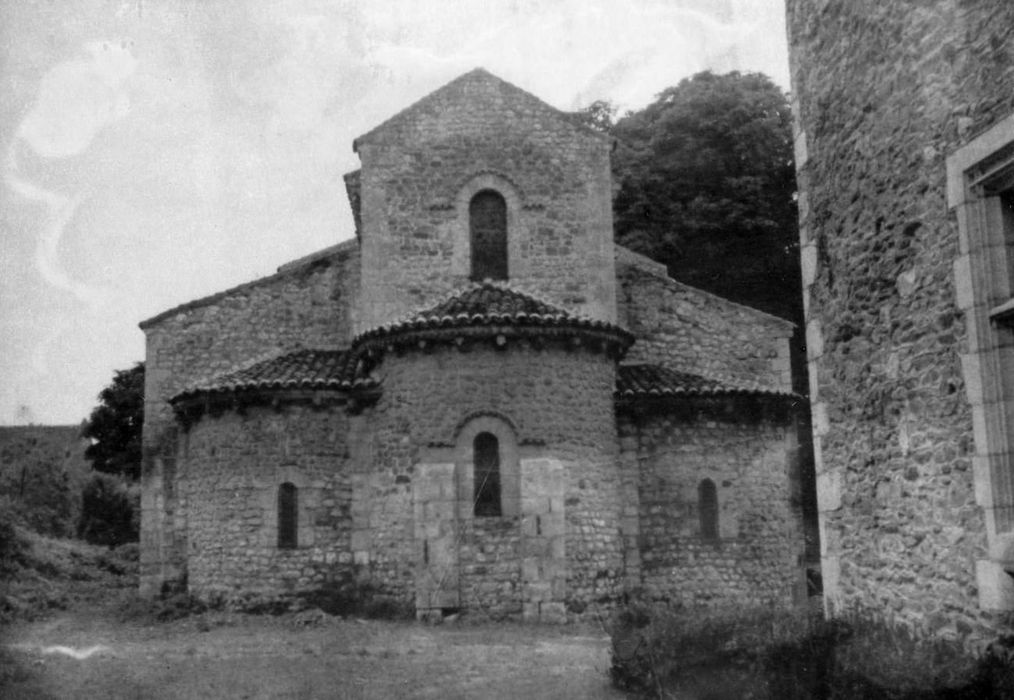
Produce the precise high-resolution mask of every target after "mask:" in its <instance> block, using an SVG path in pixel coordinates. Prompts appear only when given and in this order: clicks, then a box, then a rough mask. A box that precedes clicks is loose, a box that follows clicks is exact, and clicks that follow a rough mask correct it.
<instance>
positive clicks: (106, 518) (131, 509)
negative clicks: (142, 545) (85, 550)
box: [77, 474, 141, 547]
mask: <svg viewBox="0 0 1014 700" xmlns="http://www.w3.org/2000/svg"><path fill="white" fill-rule="evenodd" d="M140 505H141V493H140V486H139V485H138V484H131V483H127V482H126V481H125V480H124V479H123V478H122V477H120V478H118V477H115V476H111V475H108V474H95V475H94V476H93V477H92V478H91V479H90V480H89V481H88V483H87V484H85V487H84V489H83V490H82V493H81V517H80V519H79V520H78V523H77V534H78V537H80V538H81V539H83V540H85V541H87V542H91V543H92V544H101V545H108V546H111V547H115V546H118V545H121V544H123V543H125V542H136V541H137V539H138V529H139V525H140V523H139V516H140Z"/></svg>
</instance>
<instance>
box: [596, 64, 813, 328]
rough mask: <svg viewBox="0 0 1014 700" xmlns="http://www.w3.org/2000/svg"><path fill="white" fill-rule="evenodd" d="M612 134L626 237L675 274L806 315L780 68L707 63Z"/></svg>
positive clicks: (618, 225)
mask: <svg viewBox="0 0 1014 700" xmlns="http://www.w3.org/2000/svg"><path fill="white" fill-rule="evenodd" d="M589 109H590V108H589ZM612 134H613V135H614V136H615V137H616V140H617V146H616V150H615V152H614V153H613V176H614V181H615V182H616V183H618V191H617V193H616V197H615V201H614V207H613V210H614V224H615V230H616V238H617V241H618V242H620V243H621V244H623V245H626V246H627V247H629V248H632V249H634V250H636V251H638V252H640V253H643V254H645V255H648V256H650V257H652V258H653V259H655V260H658V261H660V262H663V263H665V264H666V265H667V267H668V269H669V274H670V275H671V276H672V277H673V278H674V279H677V280H680V281H682V282H686V283H687V284H690V285H693V286H696V287H700V288H702V289H706V290H708V291H711V292H714V293H716V294H719V295H721V296H724V297H727V298H729V299H733V300H735V301H739V302H742V303H745V304H749V305H751V306H755V307H758V308H761V309H763V310H765V311H768V312H771V313H774V314H776V315H778V316H782V317H783V318H788V319H790V320H792V321H796V322H797V323H798V322H799V321H801V318H802V294H801V291H800V280H799V258H798V238H797V231H798V228H797V219H796V203H795V190H796V183H795V169H794V166H793V159H792V130H791V114H790V109H789V104H788V100H787V98H786V96H785V94H784V93H783V92H782V91H781V90H780V89H779V88H778V87H777V86H776V85H775V84H774V83H772V82H771V81H770V79H768V78H767V77H766V76H764V75H762V74H759V73H747V74H741V73H739V72H731V73H728V74H725V75H716V74H714V73H711V72H704V73H698V74H697V75H695V76H693V77H692V78H688V79H685V80H683V81H681V82H680V83H679V84H678V85H677V86H675V87H671V88H668V89H666V90H664V91H663V92H662V93H661V94H659V96H658V99H656V100H655V102H653V103H652V104H650V105H648V106H647V107H646V108H644V109H643V110H641V111H638V112H633V113H628V114H627V115H626V116H625V117H623V118H622V119H620V120H619V121H618V122H617V123H616V124H615V125H614V126H613V128H612Z"/></svg>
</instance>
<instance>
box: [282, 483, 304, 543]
mask: <svg viewBox="0 0 1014 700" xmlns="http://www.w3.org/2000/svg"><path fill="white" fill-rule="evenodd" d="M298 543H299V494H298V492H297V490H296V485H295V484H293V483H291V482H288V481H286V482H285V483H284V484H282V485H281V486H279V487H278V548H279V549H295V548H296V547H297V546H298Z"/></svg>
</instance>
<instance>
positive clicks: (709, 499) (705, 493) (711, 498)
mask: <svg viewBox="0 0 1014 700" xmlns="http://www.w3.org/2000/svg"><path fill="white" fill-rule="evenodd" d="M697 510H698V512H699V513H700V516H701V539H703V540H706V541H709V542H714V541H716V540H718V490H717V489H716V488H715V482H714V481H712V480H711V479H705V480H704V481H702V482H701V483H700V484H699V485H698V486H697Z"/></svg>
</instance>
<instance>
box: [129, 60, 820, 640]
mask: <svg viewBox="0 0 1014 700" xmlns="http://www.w3.org/2000/svg"><path fill="white" fill-rule="evenodd" d="M611 146H612V144H611V141H610V139H609V138H608V137H607V136H605V135H603V134H600V133H597V132H595V131H592V130H589V129H588V128H585V127H583V126H581V125H579V124H577V123H576V122H575V121H574V120H573V119H572V118H571V117H570V116H569V115H567V114H566V113H563V112H560V111H558V110H557V109H555V108H553V107H551V106H549V105H547V104H546V103H544V102H542V101H541V100H539V99H537V98H536V97H534V96H532V95H530V94H528V93H526V92H524V91H523V90H520V89H518V88H517V87H514V86H513V85H510V84H508V83H507V82H504V81H503V80H501V79H499V78H497V77H495V76H493V75H491V74H490V73H488V72H486V71H484V70H481V69H477V70H474V71H472V72H469V73H467V74H465V75H463V76H461V77H459V78H458V79H456V80H454V81H453V82H451V83H449V84H447V85H446V86H444V87H442V88H440V89H439V90H437V91H436V92H433V93H432V94H430V95H428V96H426V97H424V98H423V99H421V100H420V101H418V102H416V103H415V104H413V105H411V106H409V107H408V108H406V109H405V110H404V111H402V112H400V113H398V114H396V115H394V116H393V117H391V118H390V119H388V120H387V121H385V122H384V123H382V124H380V125H379V126H377V127H376V128H374V129H373V130H372V131H369V132H368V133H366V134H364V135H362V136H360V137H359V138H357V139H356V140H355V141H354V142H353V149H354V150H355V152H356V153H357V154H358V156H359V159H360V161H361V168H360V169H359V170H356V171H355V172H352V173H349V174H348V175H346V176H345V178H344V184H345V189H346V191H347V194H348V197H349V201H350V203H351V208H352V212H353V216H354V219H355V228H356V236H355V238H354V239H352V240H348V241H345V242H342V243H339V244H337V245H335V246H332V247H330V248H327V249H325V250H322V251H319V252H317V253H315V254H312V255H309V256H307V257H305V258H302V259H299V260H295V261H293V262H289V263H286V264H284V265H282V266H281V267H279V268H278V271H277V273H276V274H273V275H270V276H268V277H264V278H262V279H258V280H254V281H252V282H249V283H246V284H243V285H240V286H238V287H235V288H233V289H229V290H226V291H223V292H220V293H218V294H214V295H212V296H209V297H206V298H203V299H198V300H196V301H191V302H189V303H185V304H183V305H181V306H177V307H175V308H173V309H170V310H168V311H165V312H164V313H161V314H159V315H157V316H155V317H154V318H151V319H148V320H146V321H144V322H143V323H141V328H142V329H143V330H144V332H145V335H146V347H147V376H146V386H145V425H144V455H145V456H144V470H143V477H142V483H143V496H142V511H143V515H142V526H141V530H142V531H141V589H142V592H143V593H146V594H149V595H154V594H157V593H159V591H161V590H165V588H166V587H179V586H185V587H186V589H187V590H188V591H189V592H190V593H192V594H193V595H195V596H198V597H200V598H204V599H214V600H222V601H226V602H242V601H251V600H261V599H263V600H274V599H283V598H285V597H288V596H294V595H299V594H301V593H305V592H308V591H313V590H318V589H322V588H325V587H328V586H331V587H346V588H347V589H348V590H354V591H360V592H364V591H365V592H368V593H369V595H370V596H373V597H374V598H377V599H382V600H388V601H392V602H395V603H397V604H399V605H403V606H405V607H406V608H411V609H413V610H414V611H415V613H416V614H417V615H418V616H420V617H429V616H437V615H441V614H448V613H450V612H453V611H470V612H476V613H481V614H488V615H491V616H494V617H496V618H498V619H500V618H517V619H524V620H533V621H563V620H566V619H574V618H577V617H580V616H581V615H582V614H584V613H585V612H586V611H589V612H590V611H596V610H602V609H608V608H609V607H611V606H612V605H614V604H616V603H618V602H620V601H622V600H624V599H625V598H626V597H627V596H630V595H632V594H636V595H641V596H647V597H649V598H650V599H652V600H656V601H665V602H669V603H671V604H674V605H678V604H683V605H688V606H692V605H712V606H716V605H724V604H737V605H748V604H786V605H788V604H791V603H792V602H793V601H794V600H795V599H797V598H798V597H800V595H801V594H802V590H801V589H804V588H805V585H804V583H803V569H802V566H801V557H802V554H803V534H802V533H803V527H802V516H801V513H800V508H799V496H798V489H799V479H798V474H797V467H796V460H795V455H796V440H795V430H794V406H795V404H796V403H797V402H798V401H800V400H801V399H799V398H798V397H796V396H795V395H793V394H792V391H791V379H790V367H789V337H790V335H791V333H792V325H791V324H790V323H789V322H787V321H784V320H782V319H779V318H775V317H773V316H770V315H768V314H765V313H762V312H760V311H757V310H755V309H751V308H748V307H745V306H742V305H740V304H736V303H733V302H730V301H727V300H725V299H722V298H719V297H716V296H714V295H712V294H709V293H706V292H703V291H701V290H698V289H694V288H691V287H688V286H686V285H684V284H680V283H678V282H676V281H674V280H672V279H670V278H669V277H668V276H667V275H666V270H665V267H664V266H662V265H660V264H658V263H655V262H652V261H651V260H648V259H647V258H644V257H643V256H641V255H638V254H636V253H634V252H632V251H630V250H626V249H624V248H622V247H620V246H617V245H615V244H614V242H613V234H612V211H611V195H612V191H611V187H612V185H611V180H610V165H609V158H610V151H611Z"/></svg>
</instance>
